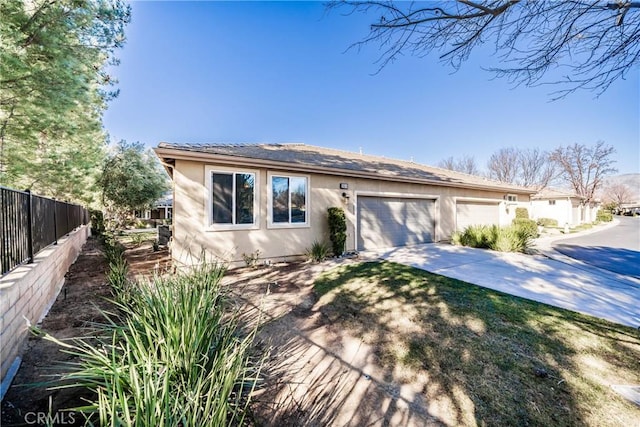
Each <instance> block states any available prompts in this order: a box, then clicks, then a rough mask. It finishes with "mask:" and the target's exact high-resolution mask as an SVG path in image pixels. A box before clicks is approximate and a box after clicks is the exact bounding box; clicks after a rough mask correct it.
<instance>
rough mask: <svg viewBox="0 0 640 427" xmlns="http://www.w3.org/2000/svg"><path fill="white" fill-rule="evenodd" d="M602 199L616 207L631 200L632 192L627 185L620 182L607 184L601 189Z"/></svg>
mask: <svg viewBox="0 0 640 427" xmlns="http://www.w3.org/2000/svg"><path fill="white" fill-rule="evenodd" d="M602 199H603V201H605V202H610V203H614V204H615V205H616V206H617V207H620V205H622V204H624V203H629V202H631V201H632V200H633V193H632V191H631V189H630V188H629V186H628V185H626V184H623V183H621V182H616V183H612V184H610V185H607V186H606V187H605V188H604V189H603V191H602Z"/></svg>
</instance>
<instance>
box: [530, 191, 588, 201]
mask: <svg viewBox="0 0 640 427" xmlns="http://www.w3.org/2000/svg"><path fill="white" fill-rule="evenodd" d="M567 197H573V198H576V199H584V197H582V196H578V195H577V194H576V193H575V192H574V191H571V190H561V189H558V188H543V189H542V190H540V191H538V193H537V194H535V195H533V196H531V198H532V199H560V198H567Z"/></svg>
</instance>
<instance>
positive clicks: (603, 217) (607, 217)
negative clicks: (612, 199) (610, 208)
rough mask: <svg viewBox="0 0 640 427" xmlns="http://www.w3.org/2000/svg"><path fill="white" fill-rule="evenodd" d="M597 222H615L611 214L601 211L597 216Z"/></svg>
mask: <svg viewBox="0 0 640 427" xmlns="http://www.w3.org/2000/svg"><path fill="white" fill-rule="evenodd" d="M596 221H600V222H611V221H613V214H612V213H611V212H607V211H603V210H602V209H600V210H599V211H598V213H597V214H596Z"/></svg>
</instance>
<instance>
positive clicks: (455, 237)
mask: <svg viewBox="0 0 640 427" xmlns="http://www.w3.org/2000/svg"><path fill="white" fill-rule="evenodd" d="M461 238H462V233H461V232H459V231H454V233H453V234H452V235H451V244H452V245H456V246H461V245H462V241H461Z"/></svg>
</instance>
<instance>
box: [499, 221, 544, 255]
mask: <svg viewBox="0 0 640 427" xmlns="http://www.w3.org/2000/svg"><path fill="white" fill-rule="evenodd" d="M534 225H535V222H534ZM530 244H531V235H530V234H529V230H527V228H526V227H521V226H517V225H512V226H510V227H501V228H499V229H497V234H496V239H495V240H494V241H493V242H492V243H491V244H490V249H493V250H494V251H499V252H524V251H526V250H527V249H528V248H529V246H530Z"/></svg>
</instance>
